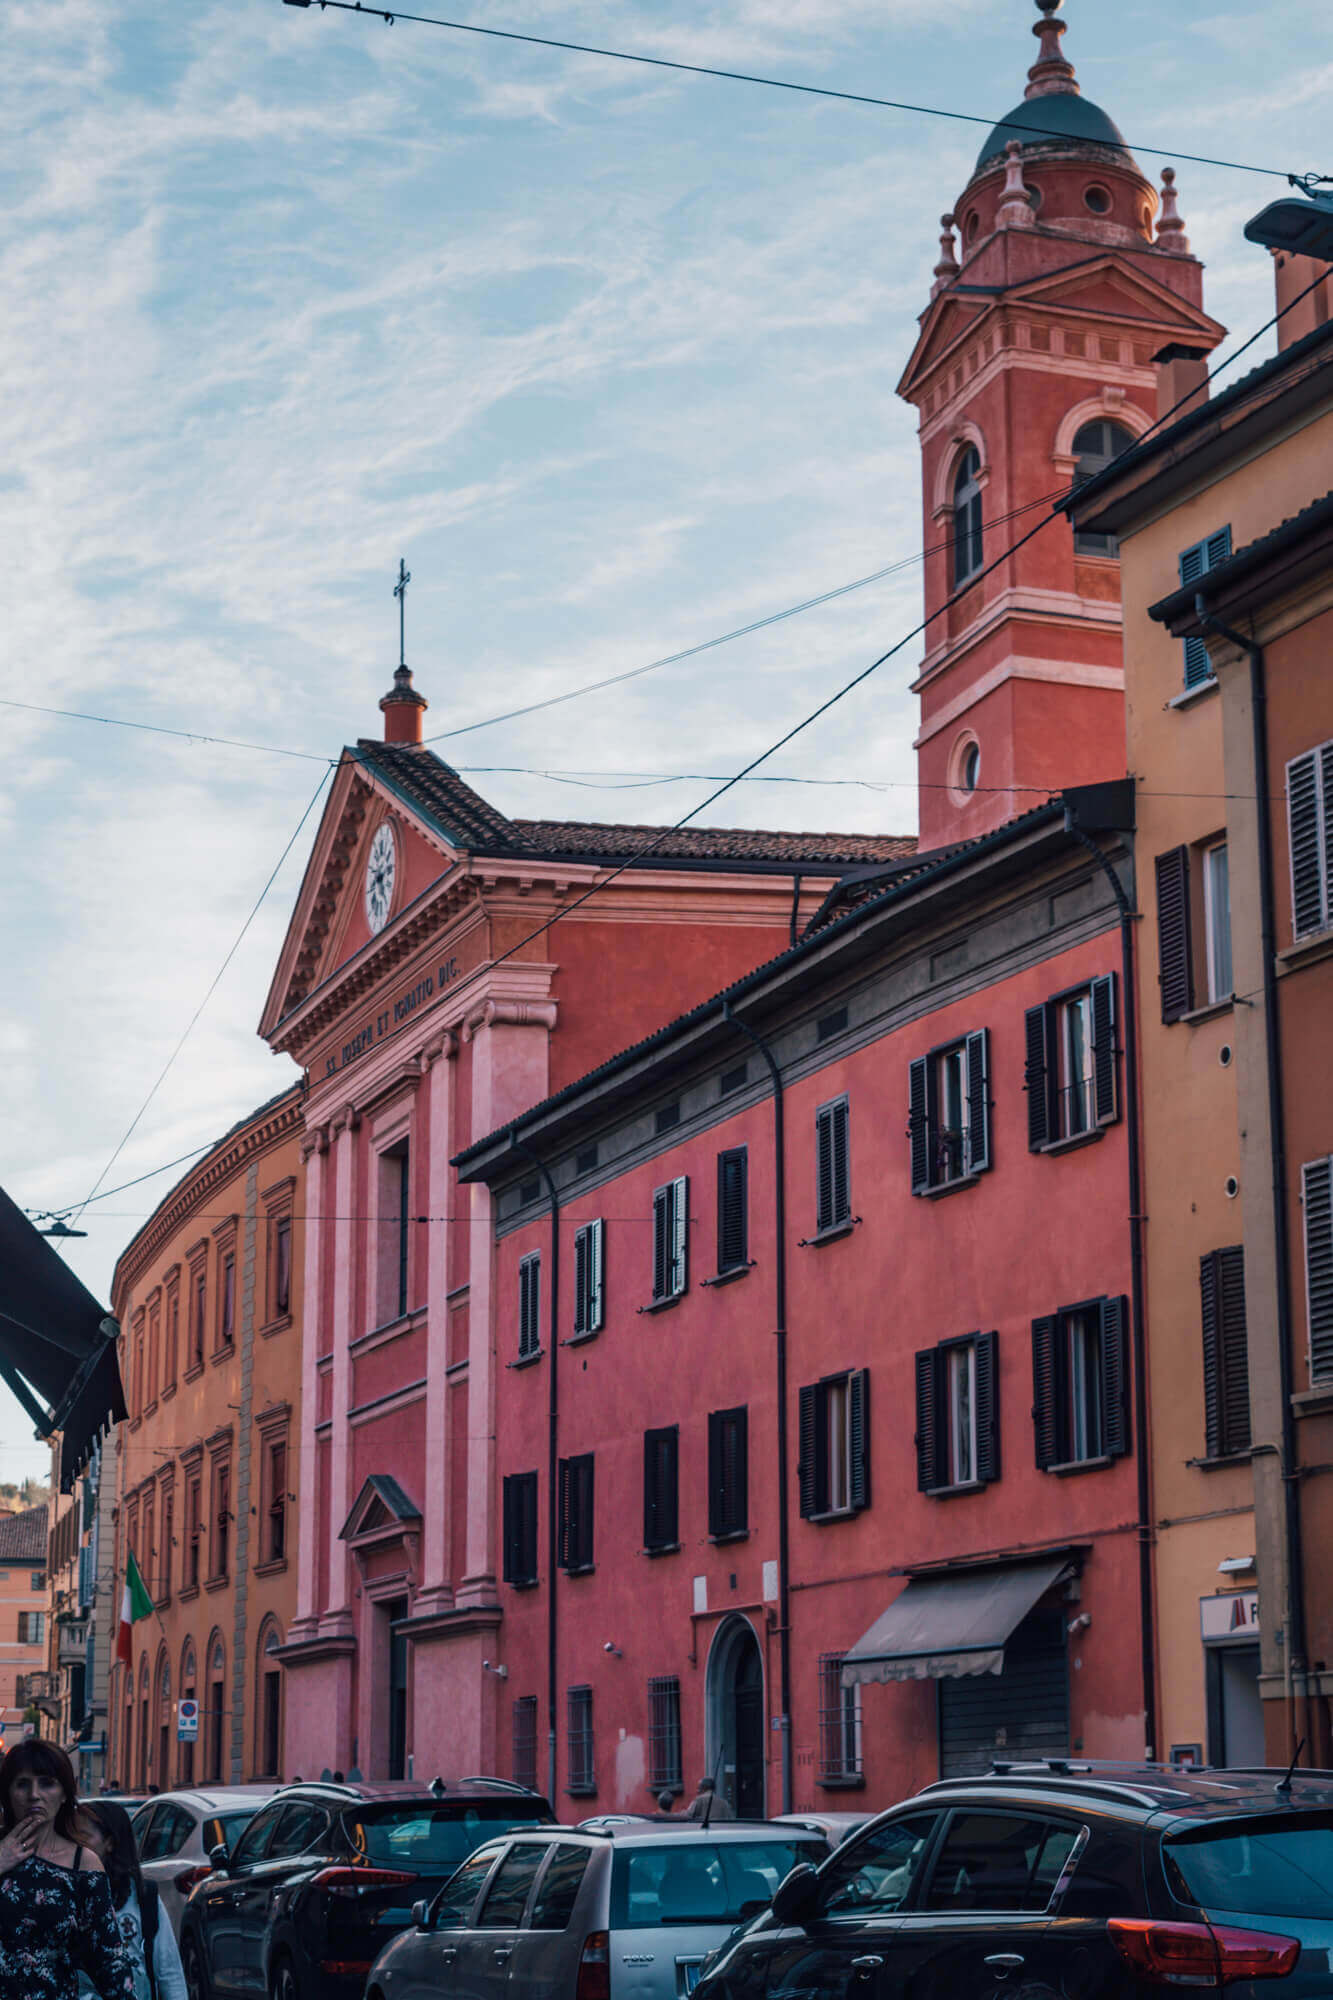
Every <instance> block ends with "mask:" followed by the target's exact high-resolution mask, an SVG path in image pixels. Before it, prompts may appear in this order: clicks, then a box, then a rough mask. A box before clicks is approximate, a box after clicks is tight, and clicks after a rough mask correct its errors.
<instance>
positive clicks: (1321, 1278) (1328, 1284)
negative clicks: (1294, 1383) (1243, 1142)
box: [1301, 1159, 1333, 1382]
mask: <svg viewBox="0 0 1333 2000" xmlns="http://www.w3.org/2000/svg"><path fill="white" fill-rule="evenodd" d="M1301 1193H1302V1198H1303V1200H1304V1204H1305V1296H1306V1301H1307V1306H1308V1311H1309V1315H1310V1380H1311V1381H1312V1382H1326V1381H1327V1380H1328V1378H1329V1377H1330V1375H1333V1160H1327V1159H1326V1160H1310V1161H1307V1163H1306V1164H1305V1165H1304V1166H1303V1167H1302V1168H1301Z"/></svg>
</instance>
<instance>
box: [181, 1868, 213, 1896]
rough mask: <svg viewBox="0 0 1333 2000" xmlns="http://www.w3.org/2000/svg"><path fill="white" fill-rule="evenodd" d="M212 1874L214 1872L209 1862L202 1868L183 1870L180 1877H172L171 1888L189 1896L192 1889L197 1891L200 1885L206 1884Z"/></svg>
mask: <svg viewBox="0 0 1333 2000" xmlns="http://www.w3.org/2000/svg"><path fill="white" fill-rule="evenodd" d="M212 1873H213V1870H212V1868H211V1867H210V1866H209V1864H208V1863H207V1862H205V1863H204V1865H203V1867H202V1868H182V1870H181V1872H180V1874H179V1875H174V1876H173V1877H172V1882H171V1886H172V1888H173V1889H176V1890H177V1891H178V1892H179V1893H180V1894H181V1895H182V1896H188V1895H189V1893H190V1891H191V1889H197V1888H198V1887H199V1884H200V1883H201V1882H206V1881H207V1880H208V1878H209V1876H210V1875H211V1874H212Z"/></svg>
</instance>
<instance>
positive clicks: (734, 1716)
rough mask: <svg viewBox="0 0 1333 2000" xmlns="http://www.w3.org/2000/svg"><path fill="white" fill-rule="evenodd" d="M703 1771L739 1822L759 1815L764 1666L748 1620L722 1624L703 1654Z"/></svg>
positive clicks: (729, 1619)
mask: <svg viewBox="0 0 1333 2000" xmlns="http://www.w3.org/2000/svg"><path fill="white" fill-rule="evenodd" d="M707 1701H708V1769H709V1773H710V1775H712V1776H715V1777H716V1779H717V1789H718V1791H719V1793H720V1794H721V1796H722V1797H723V1798H725V1799H726V1800H727V1801H728V1802H729V1804H730V1805H732V1806H733V1807H734V1808H735V1811H736V1813H737V1814H738V1816H739V1817H740V1818H741V1819H762V1818H763V1816H764V1664H763V1661H762V1659H761V1658H760V1653H759V1641H758V1640H757V1639H756V1638H755V1635H754V1627H753V1626H752V1625H751V1623H750V1621H749V1619H748V1618H741V1617H732V1618H728V1619H725V1620H724V1622H723V1623H722V1624H721V1625H720V1626H719V1627H718V1629H717V1631H716V1633H715V1634H714V1636H713V1644H712V1646H711V1648H710V1650H709V1654H708V1681H707Z"/></svg>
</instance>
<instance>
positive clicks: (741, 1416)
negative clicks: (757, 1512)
mask: <svg viewBox="0 0 1333 2000" xmlns="http://www.w3.org/2000/svg"><path fill="white" fill-rule="evenodd" d="M748 1430H749V1421H748V1412H747V1410H746V1408H745V1406H744V1405H743V1404H742V1405H741V1407H740V1408H739V1409H735V1410H713V1411H711V1412H710V1414H709V1418H708V1532H709V1534H710V1535H711V1536H712V1538H713V1540H714V1541H726V1540H729V1539H730V1538H731V1537H732V1536H737V1535H744V1534H746V1533H748V1531H749V1525H750V1498H749V1449H748V1447H749V1437H748Z"/></svg>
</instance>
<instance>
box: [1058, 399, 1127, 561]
mask: <svg viewBox="0 0 1333 2000" xmlns="http://www.w3.org/2000/svg"><path fill="white" fill-rule="evenodd" d="M1137 442H1138V440H1137V438H1136V437H1135V436H1134V433H1133V431H1128V430H1126V429H1125V426H1124V425H1123V424H1113V423H1112V422H1111V420H1110V418H1109V417H1098V418H1097V419H1096V421H1095V422H1093V423H1090V424H1084V426H1083V428H1082V430H1081V431H1079V432H1078V433H1077V434H1076V436H1075V438H1074V456H1075V458H1076V459H1077V460H1078V463H1077V465H1076V466H1075V467H1074V484H1075V486H1082V485H1083V483H1084V481H1085V480H1088V479H1092V478H1094V477H1095V476H1096V474H1097V473H1099V472H1104V471H1105V470H1106V467H1107V466H1108V465H1109V464H1110V463H1111V461H1112V459H1116V458H1119V456H1120V454H1121V452H1122V451H1128V450H1129V449H1130V447H1131V446H1132V445H1134V444H1137ZM1074 550H1075V553H1076V554H1077V555H1081V556H1115V555H1119V553H1120V544H1119V543H1118V542H1117V540H1116V538H1115V536H1114V535H1094V534H1090V533H1089V532H1088V530H1087V529H1086V528H1076V529H1075V531H1074Z"/></svg>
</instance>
